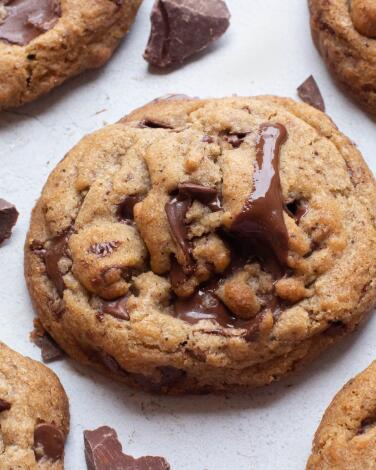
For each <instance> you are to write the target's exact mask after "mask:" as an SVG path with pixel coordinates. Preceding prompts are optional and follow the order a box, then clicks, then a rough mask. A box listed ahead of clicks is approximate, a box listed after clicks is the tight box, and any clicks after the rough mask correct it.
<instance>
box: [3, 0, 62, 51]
mask: <svg viewBox="0 0 376 470" xmlns="http://www.w3.org/2000/svg"><path fill="white" fill-rule="evenodd" d="M5 3H6V5H5V11H6V16H5V19H4V20H3V22H0V39H3V40H5V41H7V42H9V43H11V44H18V45H20V46H25V45H26V44H28V43H29V42H30V41H32V40H33V39H34V38H36V37H37V36H39V35H40V34H43V33H45V32H46V31H48V30H50V29H51V28H53V27H54V26H55V24H56V22H57V20H58V18H59V16H60V1H58V0H10V1H8V2H5Z"/></svg>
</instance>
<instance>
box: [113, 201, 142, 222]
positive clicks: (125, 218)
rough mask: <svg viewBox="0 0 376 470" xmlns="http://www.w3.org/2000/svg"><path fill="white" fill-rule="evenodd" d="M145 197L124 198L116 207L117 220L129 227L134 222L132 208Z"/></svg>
mask: <svg viewBox="0 0 376 470" xmlns="http://www.w3.org/2000/svg"><path fill="white" fill-rule="evenodd" d="M144 197H145V196H140V195H138V196H125V198H124V199H123V201H122V202H121V203H120V204H119V205H118V208H117V216H118V219H119V220H121V221H122V222H125V223H126V224H129V225H131V224H132V223H133V220H134V215H133V209H134V206H135V205H136V204H137V203H139V202H141V201H142V200H143V199H144Z"/></svg>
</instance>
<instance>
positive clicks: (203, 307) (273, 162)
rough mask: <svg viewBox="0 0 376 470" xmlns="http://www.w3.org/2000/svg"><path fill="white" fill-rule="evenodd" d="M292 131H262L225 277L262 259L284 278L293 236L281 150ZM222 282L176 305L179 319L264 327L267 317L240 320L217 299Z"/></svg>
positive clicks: (231, 236)
mask: <svg viewBox="0 0 376 470" xmlns="http://www.w3.org/2000/svg"><path fill="white" fill-rule="evenodd" d="M286 138H287V131H286V129H285V127H284V126H283V125H281V124H273V123H265V124H262V125H261V126H260V129H259V134H258V139H257V143H256V162H255V169H254V176H253V190H252V192H251V194H250V195H249V197H248V199H247V200H246V202H245V204H244V206H243V209H242V211H241V212H240V214H239V215H238V216H237V217H236V218H235V220H234V222H233V224H232V226H231V229H230V233H228V234H227V235H225V239H226V241H227V242H228V243H229V244H230V246H231V248H232V249H231V252H232V262H231V265H230V267H229V268H228V269H227V271H226V273H225V274H224V276H223V279H225V278H226V277H227V276H228V275H229V274H231V273H232V272H234V271H236V270H237V269H240V268H241V267H243V266H244V265H245V264H246V263H247V262H248V261H250V260H252V259H253V258H257V259H259V260H261V262H263V263H264V265H265V268H266V270H267V271H269V272H270V273H271V274H272V275H273V277H274V278H275V279H279V278H281V277H282V276H283V275H284V273H285V266H286V262H287V255H288V232H287V228H286V225H285V222H284V218H283V208H284V204H283V197H282V188H281V181H280V176H279V156H280V149H281V146H282V145H283V143H284V142H285V141H286ZM176 270H177V269H176V266H175V268H174V272H173V274H174V276H173V277H174V278H176V279H177V280H178V281H180V282H183V276H179V273H178V272H175V271H176ZM219 282H220V280H214V281H211V282H209V283H208V284H207V285H204V286H203V287H200V288H199V289H198V290H197V291H196V293H195V294H194V295H193V296H191V297H189V298H187V299H184V298H179V299H177V301H176V302H175V316H176V317H177V318H179V319H181V320H184V321H186V322H188V323H191V324H194V323H197V322H199V321H200V320H215V321H216V322H217V323H219V324H220V325H221V326H223V327H225V328H246V329H247V330H248V331H250V332H253V330H255V329H257V328H256V327H257V325H258V324H259V323H260V320H261V318H262V315H263V312H260V313H259V314H258V315H257V316H256V317H255V318H254V319H252V320H248V321H246V320H241V319H238V318H236V317H235V316H234V315H233V314H232V313H231V312H230V310H229V309H228V308H227V307H226V306H225V305H224V304H223V302H222V301H221V300H220V299H219V298H218V297H217V296H216V295H215V291H216V289H217V288H218V285H219ZM267 307H268V308H271V309H272V311H276V310H278V308H279V302H278V299H277V298H276V297H273V298H272V299H271V301H270V302H269V303H268V305H267Z"/></svg>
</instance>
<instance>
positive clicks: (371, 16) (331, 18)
mask: <svg viewBox="0 0 376 470" xmlns="http://www.w3.org/2000/svg"><path fill="white" fill-rule="evenodd" d="M309 6H310V11H311V28H312V34H313V38H314V40H315V43H316V46H317V48H318V49H319V51H320V52H321V54H322V56H323V58H324V60H325V62H326V63H327V65H328V67H329V69H330V71H331V72H332V73H333V74H334V76H335V77H336V78H337V80H338V81H339V82H340V83H341V84H342V85H344V87H345V88H346V89H347V91H349V92H350V93H351V94H352V96H353V97H354V98H355V99H356V100H358V101H359V102H360V103H361V104H362V106H363V107H364V108H365V109H366V110H367V111H369V112H370V113H373V114H376V5H375V2H374V0H352V1H349V0H330V2H329V1H327V0H309Z"/></svg>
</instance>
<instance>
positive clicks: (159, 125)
mask: <svg viewBox="0 0 376 470" xmlns="http://www.w3.org/2000/svg"><path fill="white" fill-rule="evenodd" d="M139 127H150V128H151V129H173V127H172V126H171V125H170V124H167V123H166V122H163V121H157V120H155V119H144V120H142V121H140V124H139Z"/></svg>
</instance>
